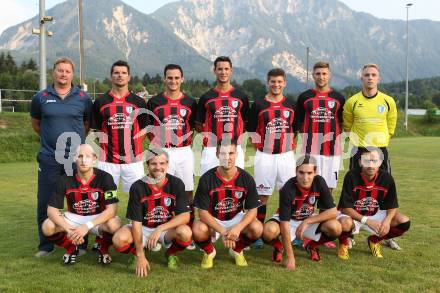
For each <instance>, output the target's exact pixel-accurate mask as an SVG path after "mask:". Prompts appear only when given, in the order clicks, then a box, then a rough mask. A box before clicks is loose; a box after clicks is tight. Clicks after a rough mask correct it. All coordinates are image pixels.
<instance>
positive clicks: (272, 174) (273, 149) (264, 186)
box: [247, 68, 295, 223]
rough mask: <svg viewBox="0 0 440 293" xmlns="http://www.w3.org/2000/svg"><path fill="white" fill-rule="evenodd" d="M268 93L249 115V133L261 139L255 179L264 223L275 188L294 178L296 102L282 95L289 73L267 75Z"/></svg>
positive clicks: (275, 70) (258, 143)
mask: <svg viewBox="0 0 440 293" xmlns="http://www.w3.org/2000/svg"><path fill="white" fill-rule="evenodd" d="M267 87H268V93H267V95H266V96H265V97H264V98H263V99H257V100H256V101H255V102H254V104H253V105H252V107H251V110H250V112H249V123H248V127H247V130H248V133H249V134H250V136H252V135H253V133H256V134H257V136H258V137H256V138H253V141H254V142H255V140H257V143H254V145H255V146H256V148H257V151H256V153H255V161H254V177H255V183H256V185H257V192H258V195H259V196H260V201H261V206H260V207H259V208H258V214H257V218H258V220H260V221H261V223H264V220H265V217H266V204H267V201H268V198H269V196H270V195H272V193H273V191H274V189H275V187H277V188H278V189H279V188H281V187H282V186H283V185H284V184H285V183H286V182H287V180H289V179H290V178H292V177H294V176H295V157H294V150H295V138H294V102H293V101H292V100H290V99H289V98H286V97H285V96H284V95H283V90H284V88H285V87H286V73H285V72H284V70H283V69H281V68H275V69H272V70H270V71H269V72H268V73H267Z"/></svg>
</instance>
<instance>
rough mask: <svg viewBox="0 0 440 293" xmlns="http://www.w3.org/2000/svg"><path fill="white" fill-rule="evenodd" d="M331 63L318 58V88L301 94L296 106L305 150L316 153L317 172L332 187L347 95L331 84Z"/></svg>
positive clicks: (339, 158)
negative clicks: (345, 96)
mask: <svg viewBox="0 0 440 293" xmlns="http://www.w3.org/2000/svg"><path fill="white" fill-rule="evenodd" d="M330 78H331V73H330V65H329V63H327V62H322V61H321V62H317V63H316V64H315V65H314V66H313V80H314V81H315V88H313V89H309V90H307V91H305V92H303V93H302V94H300V95H299V97H298V102H297V104H296V108H295V118H296V122H295V124H296V129H297V130H298V131H299V132H300V133H301V134H302V149H301V153H302V154H308V155H313V156H314V157H315V158H316V161H317V174H318V175H321V176H322V177H323V178H324V179H325V182H326V183H327V185H328V187H329V188H330V191H332V190H333V189H334V188H336V185H337V182H338V173H339V166H340V164H341V140H340V134H341V129H342V127H341V126H342V110H343V107H344V103H345V98H344V96H343V95H342V94H340V93H339V92H337V91H335V90H334V89H332V88H331V87H330V86H329V82H330Z"/></svg>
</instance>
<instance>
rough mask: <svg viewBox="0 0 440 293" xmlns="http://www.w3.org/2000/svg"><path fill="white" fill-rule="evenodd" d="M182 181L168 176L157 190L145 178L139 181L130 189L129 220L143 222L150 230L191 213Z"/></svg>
mask: <svg viewBox="0 0 440 293" xmlns="http://www.w3.org/2000/svg"><path fill="white" fill-rule="evenodd" d="M190 211H191V209H190V207H189V204H188V200H187V198H186V194H185V185H184V184H183V182H182V180H180V179H179V178H177V177H175V176H172V175H170V174H166V177H165V184H164V185H163V186H162V187H161V188H160V189H158V188H156V187H155V186H154V185H152V184H148V183H147V182H146V181H145V178H142V179H139V180H137V181H136V182H135V183H133V185H132V186H131V187H130V198H129V200H128V206H127V218H128V219H130V220H132V221H136V222H142V225H143V226H145V227H148V228H156V227H157V226H159V225H161V224H163V223H166V222H168V221H170V220H171V219H172V218H173V217H174V216H175V215H178V214H181V213H187V212H190Z"/></svg>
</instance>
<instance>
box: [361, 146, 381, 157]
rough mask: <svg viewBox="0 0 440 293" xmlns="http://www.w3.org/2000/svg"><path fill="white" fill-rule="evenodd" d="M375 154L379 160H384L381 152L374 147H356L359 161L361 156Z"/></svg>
mask: <svg viewBox="0 0 440 293" xmlns="http://www.w3.org/2000/svg"><path fill="white" fill-rule="evenodd" d="M372 152H377V153H378V154H379V157H380V159H381V160H383V159H384V154H383V151H382V150H381V149H380V148H378V147H375V146H366V147H358V153H359V159H361V157H362V155H364V154H368V153H372Z"/></svg>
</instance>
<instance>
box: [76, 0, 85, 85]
mask: <svg viewBox="0 0 440 293" xmlns="http://www.w3.org/2000/svg"><path fill="white" fill-rule="evenodd" d="M78 26H79V83H80V85H81V87H84V84H85V77H84V70H85V69H84V34H83V31H84V30H83V6H82V0H78Z"/></svg>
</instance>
